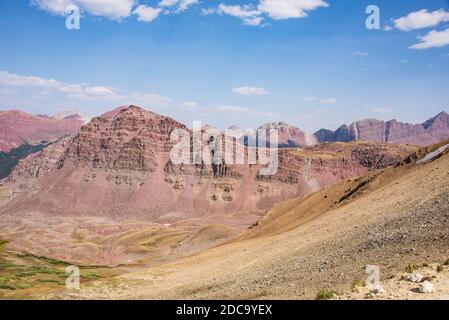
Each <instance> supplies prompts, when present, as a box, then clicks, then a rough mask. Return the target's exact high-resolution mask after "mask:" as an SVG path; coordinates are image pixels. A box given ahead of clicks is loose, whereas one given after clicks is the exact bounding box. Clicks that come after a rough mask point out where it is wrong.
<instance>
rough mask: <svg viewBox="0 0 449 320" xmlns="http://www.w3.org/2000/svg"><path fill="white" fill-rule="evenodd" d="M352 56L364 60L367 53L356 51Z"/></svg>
mask: <svg viewBox="0 0 449 320" xmlns="http://www.w3.org/2000/svg"><path fill="white" fill-rule="evenodd" d="M352 55H353V56H356V57H360V58H365V57H368V56H369V53H368V52H365V51H356V52H354V53H353V54H352Z"/></svg>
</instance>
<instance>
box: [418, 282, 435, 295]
mask: <svg viewBox="0 0 449 320" xmlns="http://www.w3.org/2000/svg"><path fill="white" fill-rule="evenodd" d="M433 290H434V289H433V284H431V283H430V282H429V281H424V282H423V283H421V284H420V286H419V292H421V293H432V292H433Z"/></svg>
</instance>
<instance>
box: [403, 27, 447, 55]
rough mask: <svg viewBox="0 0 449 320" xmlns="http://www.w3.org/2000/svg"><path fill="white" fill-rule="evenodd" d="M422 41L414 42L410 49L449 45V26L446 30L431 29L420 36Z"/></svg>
mask: <svg viewBox="0 0 449 320" xmlns="http://www.w3.org/2000/svg"><path fill="white" fill-rule="evenodd" d="M418 39H419V40H420V41H421V42H419V43H417V44H414V45H412V46H411V47H410V49H416V50H423V49H430V48H441V47H445V46H447V45H449V28H448V29H446V30H444V31H436V30H433V31H430V32H429V33H428V34H426V35H425V36H423V37H418Z"/></svg>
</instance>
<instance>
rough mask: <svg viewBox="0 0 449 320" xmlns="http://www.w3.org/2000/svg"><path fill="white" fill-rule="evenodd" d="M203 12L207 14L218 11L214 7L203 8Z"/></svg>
mask: <svg viewBox="0 0 449 320" xmlns="http://www.w3.org/2000/svg"><path fill="white" fill-rule="evenodd" d="M201 13H202V14H203V15H205V16H208V15H211V14H214V13H217V10H216V9H214V8H203V9H201Z"/></svg>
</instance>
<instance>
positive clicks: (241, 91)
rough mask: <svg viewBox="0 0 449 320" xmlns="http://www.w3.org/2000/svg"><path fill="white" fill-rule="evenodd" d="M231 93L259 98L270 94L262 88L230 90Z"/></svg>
mask: <svg viewBox="0 0 449 320" xmlns="http://www.w3.org/2000/svg"><path fill="white" fill-rule="evenodd" d="M232 92H233V93H235V94H240V95H243V96H261V95H266V94H270V92H269V91H267V90H265V89H264V88H256V87H240V88H234V89H232Z"/></svg>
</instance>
